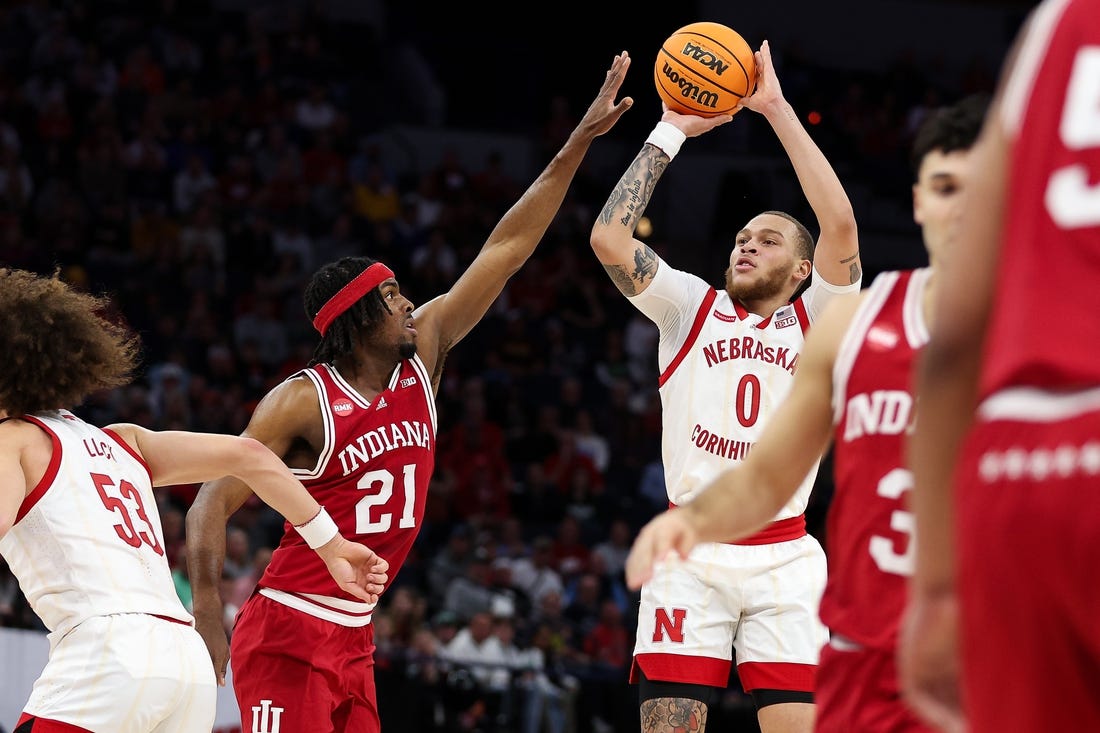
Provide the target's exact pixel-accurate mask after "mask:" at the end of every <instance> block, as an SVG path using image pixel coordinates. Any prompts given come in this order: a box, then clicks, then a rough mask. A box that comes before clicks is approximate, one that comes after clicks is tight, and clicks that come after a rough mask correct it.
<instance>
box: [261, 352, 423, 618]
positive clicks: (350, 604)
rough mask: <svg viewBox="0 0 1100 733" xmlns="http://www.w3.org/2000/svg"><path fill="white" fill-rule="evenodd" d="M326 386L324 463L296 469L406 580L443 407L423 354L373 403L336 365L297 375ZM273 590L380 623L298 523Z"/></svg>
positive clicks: (332, 612) (287, 532)
mask: <svg viewBox="0 0 1100 733" xmlns="http://www.w3.org/2000/svg"><path fill="white" fill-rule="evenodd" d="M303 376H304V377H305V378H307V379H309V380H310V381H311V382H312V383H313V386H314V387H315V388H316V390H317V396H318V399H319V400H320V404H321V417H322V420H323V422H324V429H325V444H324V446H323V448H322V450H321V454H320V456H319V457H318V459H317V464H316V465H315V466H314V467H313V468H312V469H309V470H302V469H293V473H294V474H295V475H296V476H297V477H298V478H299V479H300V480H301V481H302V483H303V484H304V485H305V487H306V488H307V489H309V492H310V494H312V495H313V497H314V498H315V499H316V500H317V501H318V503H320V504H321V505H322V506H324V507H325V508H326V509H327V510H328V513H329V514H330V515H331V516H332V518H333V520H334V521H335V522H336V525H337V526H338V527H339V528H340V533H341V534H342V535H343V536H344V537H346V538H347V539H349V540H353V541H356V542H361V543H363V544H364V545H366V546H367V547H369V548H371V549H372V550H374V551H375V552H377V553H378V554H379V555H380V556H381V557H383V558H384V559H385V560H386V561H387V562H389V564H390V570H389V576H390V582H391V583H392V582H393V579H394V578H395V577H396V575H397V573H398V571H399V570H400V568H401V565H402V563H404V561H405V557H406V556H407V555H408V554H409V550H410V549H411V548H412V544H413V540H415V539H416V536H417V534H418V533H419V532H420V527H421V525H422V524H423V520H424V505H425V501H426V499H427V492H428V482H429V479H430V478H431V475H432V469H433V468H434V467H435V442H436V441H435V438H436V435H435V433H436V412H435V399H434V395H433V392H432V384H431V380H430V378H429V375H428V373H427V370H426V369H425V368H424V364H423V362H421V361H420V357H418V356H414V357H413V358H412V359H408V360H405V361H402V362H401V363H400V364H399V365H398V366H397V368H395V369H394V372H393V375H392V376H391V377H390V381H389V384H388V385H387V387H386V389H385V390H383V391H382V392H380V393H379V394H378V395H377V396H376V397H375V398H374V399H373V400H368V399H366V398H365V397H363V396H362V395H360V394H359V392H358V391H356V389H355V388H354V387H352V386H351V384H349V383H348V382H347V380H345V379H344V377H343V376H341V374H340V373H339V372H338V371H337V370H336V369H335V368H334V367H332V366H331V365H327V364H323V365H319V366H316V367H312V368H309V369H305V370H303V371H301V372H298V373H297V374H295V375H293V376H291V377H290V378H291V379H293V378H295V377H303ZM259 585H260V586H261V588H263V589H264V591H261V592H264V594H265V595H267V596H268V597H270V598H273V599H275V600H278V601H280V602H282V603H285V604H287V605H290V606H292V607H295V608H297V609H299V610H301V611H304V612H306V613H310V614H312V615H315V616H318V617H320V618H326V619H328V620H331V621H334V622H336V623H341V624H344V625H359V624H360V623H366V622H367V621H369V620H370V616H369V611H370V607H369V606H368V605H367V604H365V603H362V602H361V601H360V600H359V599H357V598H355V597H354V596H352V595H351V594H349V593H345V592H344V591H343V590H341V589H340V587H339V586H337V585H336V581H334V580H333V579H332V576H331V575H329V573H328V570H327V569H326V568H325V564H324V562H323V561H322V560H321V558H320V557H319V556H318V555H317V553H316V552H314V551H313V550H311V549H309V546H308V545H306V543H305V541H304V540H303V539H302V538H301V536H300V535H299V534H298V533H297V532H295V531H294V530H293V529H292V528H291V527H290V525H289V524H286V525H284V533H283V538H282V541H281V542H280V543H279V547H278V548H277V549H276V550H275V552H274V554H273V555H272V558H271V563H270V564H269V565H268V567H267V570H266V571H265V572H264V575H263V577H262V578H261V579H260V583H259Z"/></svg>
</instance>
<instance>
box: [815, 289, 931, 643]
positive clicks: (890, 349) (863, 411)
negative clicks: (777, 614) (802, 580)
mask: <svg viewBox="0 0 1100 733" xmlns="http://www.w3.org/2000/svg"><path fill="white" fill-rule="evenodd" d="M929 274H930V273H929V270H928V269H920V270H913V271H906V272H884V273H882V274H881V275H879V276H878V277H876V278H875V280H874V282H873V283H871V286H870V287H869V288H868V289H867V293H866V294H865V295H864V296H863V298H864V299H863V302H862V303H860V306H859V308H858V309H857V311H856V313H855V316H854V317H853V319H852V323H851V325H850V326H849V328H848V331H847V333H846V334H845V335H844V338H843V341H842V342H841V345H840V349H839V351H838V353H837V358H836V363H835V364H834V366H833V422H834V425H835V426H836V430H835V435H834V438H833V446H834V453H833V469H834V480H835V490H834V492H835V493H834V495H833V498H832V502H831V504H830V506H829V514H828V518H827V520H826V522H827V523H826V535H825V538H826V545H825V552H826V554H827V556H828V558H829V579H828V582H827V583H826V586H825V594H824V595H823V597H822V599H821V611H820V612H821V620H822V622H823V623H824V624H825V625H826V626H827V627H829V630H830V632H831V633H832V634H834V635H836V634H840V635H842V636H844V637H847V639H849V640H851V641H854V642H856V643H858V644H861V645H863V646H865V647H874V648H878V649H893V648H894V645H895V640H896V638H897V629H898V621H899V619H900V617H901V614H902V611H903V609H904V608H905V603H906V597H907V596H906V593H907V590H906V585H907V583H908V579H909V576H910V575H911V574H912V572H913V553H914V551H915V547H914V545H913V541H912V536H913V535H912V532H913V515H912V514H911V513H910V512H909V511H908V509H907V506H906V496H905V493H906V492H907V491H908V490H909V489H910V488H912V486H913V479H912V474H911V473H910V472H909V471H908V470H907V469H906V467H905V465H906V464H905V457H906V456H905V448H906V441H907V440H908V434H909V431H910V429H911V424H912V419H913V417H914V412H915V407H916V404H915V402H914V399H913V396H912V371H913V365H914V361H915V359H916V358H917V354H918V353H919V350H920V349H921V348H923V347H924V345H925V344H926V343H927V342H928V328H927V326H926V324H925V322H924V318H923V315H922V313H921V298H922V294H923V293H924V288H925V284H926V283H927V281H928V277H929Z"/></svg>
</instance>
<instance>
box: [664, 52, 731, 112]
mask: <svg viewBox="0 0 1100 733" xmlns="http://www.w3.org/2000/svg"><path fill="white" fill-rule="evenodd" d="M661 73H662V74H664V75H665V76H667V77H668V80H669V81H670V82H672V83H673V84H675V85H676V86H678V87H680V96H681V97H683V98H684V99H690V100H692V101H693V102H695V103H696V104H698V105H699V106H701V107H710V108H711V109H715V108H717V106H718V93H717V92H708V91H704V90H703V89H702V87H700V86H699V85H698V84H696V83H695V82H693V81H691V80H690V79H685V78H684V77H682V76H680V72H678V71H676V69H674V68H672V66H671V65H670V64H669V63H668V62H667V61H666V62H664V63H663V64H661Z"/></svg>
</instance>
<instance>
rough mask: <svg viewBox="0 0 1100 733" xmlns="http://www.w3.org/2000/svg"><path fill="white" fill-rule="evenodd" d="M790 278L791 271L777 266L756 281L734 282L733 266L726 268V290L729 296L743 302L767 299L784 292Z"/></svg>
mask: <svg viewBox="0 0 1100 733" xmlns="http://www.w3.org/2000/svg"><path fill="white" fill-rule="evenodd" d="M789 280H790V273H789V272H787V271H785V270H784V269H783V268H776V269H775V270H774V271H772V272H770V273H767V274H766V275H764V277H762V278H758V279H757V280H755V281H754V282H748V283H746V282H740V283H737V284H734V282H733V268H732V267H727V268H726V292H727V293H729V296H730V297H731V298H733V299H734V300H736V301H740V302H741V303H750V302H752V301H756V300H767V299H769V298H773V297H775V295H776V293H781V292H783V288H784V287H786V285H787V283H788V282H789Z"/></svg>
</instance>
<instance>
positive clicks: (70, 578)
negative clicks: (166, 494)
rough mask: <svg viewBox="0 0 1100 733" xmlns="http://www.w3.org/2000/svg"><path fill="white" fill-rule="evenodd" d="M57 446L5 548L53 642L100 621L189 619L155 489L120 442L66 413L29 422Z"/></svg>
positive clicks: (0, 547) (0, 542) (2, 542)
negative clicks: (127, 616) (126, 616)
mask: <svg viewBox="0 0 1100 733" xmlns="http://www.w3.org/2000/svg"><path fill="white" fill-rule="evenodd" d="M19 419H23V420H26V421H28V422H31V423H34V424H35V425H37V426H38V427H40V428H42V430H44V431H45V432H46V433H47V434H49V436H50V439H51V440H52V441H53V456H52V458H51V460H50V465H49V467H48V468H47V470H46V473H45V475H44V476H43V477H42V480H41V481H40V482H39V483H38V485H37V486H35V488H34V489H33V490H32V491H31V492H30V493H29V494H27V497H26V498H25V499H24V500H23V503H22V505H21V506H20V507H19V511H18V513H17V514H16V518H15V525H14V526H13V527H12V528H11V530H10V531H9V532H8V533H7V534H6V535H5V536H4V537H3V539H0V555H3V556H4V559H5V560H7V562H8V565H9V566H10V567H11V570H12V573H13V574H14V575H15V577H16V579H18V581H19V587H20V588H21V589H22V590H23V594H24V595H25V596H26V598H27V601H28V602H29V603H30V606H31V608H32V609H33V610H34V612H35V613H36V614H37V615H38V617H39V618H40V619H42V623H43V624H45V625H46V628H47V629H49V630H50V631H51V632H52V633H51V642H56V641H57V640H58V639H60V638H61V637H63V636H64V635H65V634H67V633H68V632H69V631H70V630H71V629H72V628H73V627H75V626H76V625H77V624H79V623H81V622H82V621H84V620H86V619H88V618H91V617H93V616H107V615H111V614H118V613H145V614H150V615H155V616H166V617H168V618H173V619H177V620H179V621H182V622H184V623H190V622H191V620H192V619H191V616H190V614H188V613H187V610H186V609H185V608H184V607H183V604H182V603H181V602H180V600H179V597H178V596H177V595H176V589H175V586H174V585H173V584H172V571H171V569H170V568H169V566H168V560H167V559H166V557H165V554H164V543H163V541H162V537H163V532H162V530H161V524H160V514H159V513H158V512H157V502H156V497H155V496H154V495H153V487H152V480H151V478H150V476H149V469H148V467H147V466H146V465H145V462H144V461H143V460H142V459H141V458H139V457H138V456H137V454H136V453H133V452H131V448H130V447H129V446H128V445H126V443H124V442H123V441H122V440H121V439H120V438H119V437H118V436H116V435H114V434H113V433H111V432H108V431H104V430H101V429H100V428H97V427H95V426H93V425H89V424H88V423H86V422H84V421H83V420H81V419H80V418H78V417H76V416H75V415H73V414H72V413H71V412H68V411H65V410H58V411H50V412H41V413H37V414H35V415H26V416H24V417H22V418H19Z"/></svg>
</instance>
